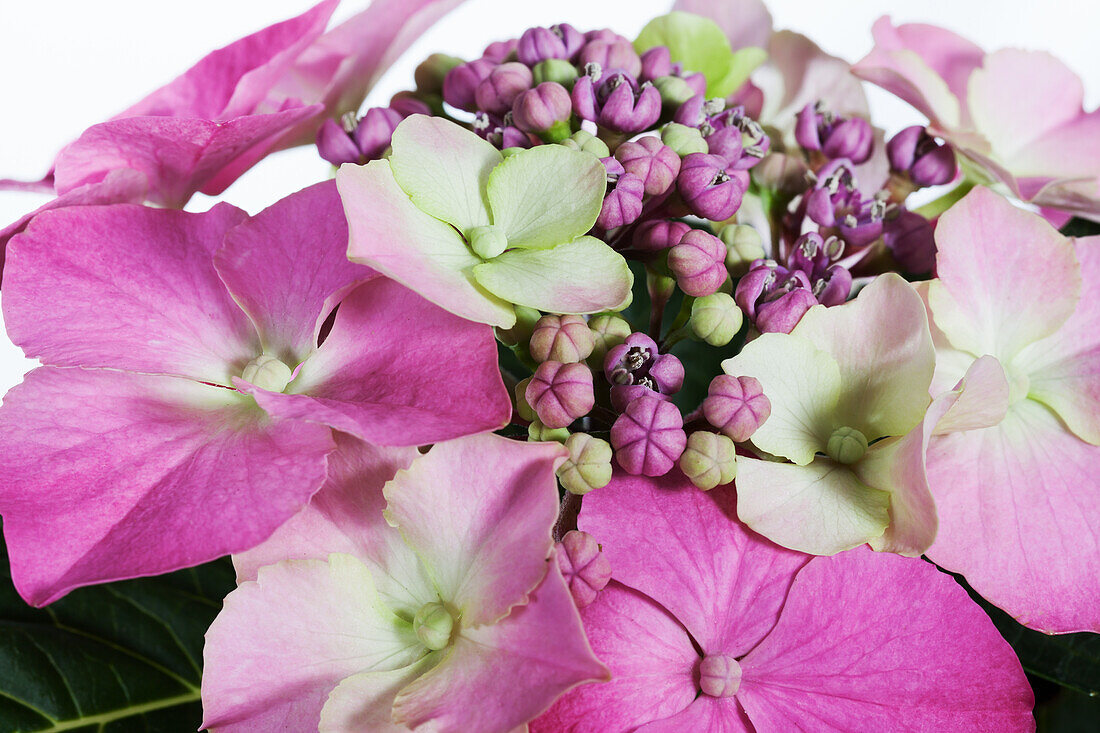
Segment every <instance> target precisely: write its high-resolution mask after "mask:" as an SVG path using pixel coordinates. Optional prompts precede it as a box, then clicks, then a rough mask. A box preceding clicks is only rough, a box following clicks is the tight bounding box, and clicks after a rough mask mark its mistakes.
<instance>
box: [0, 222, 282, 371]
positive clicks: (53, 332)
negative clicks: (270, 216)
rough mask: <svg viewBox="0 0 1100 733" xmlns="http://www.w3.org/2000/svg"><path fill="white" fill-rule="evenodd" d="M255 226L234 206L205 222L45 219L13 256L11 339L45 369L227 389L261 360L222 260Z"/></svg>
mask: <svg viewBox="0 0 1100 733" xmlns="http://www.w3.org/2000/svg"><path fill="white" fill-rule="evenodd" d="M245 218H246V214H245V213H244V212H243V211H241V210H239V209H236V208H234V207H232V206H230V205H229V204H218V205H217V206H215V207H214V208H213V209H211V210H210V211H208V212H205V213H202V214H190V213H184V212H179V211H166V210H163V209H151V208H145V207H141V206H130V205H123V204H119V205H115V206H96V207H90V206H82V207H73V208H69V209H63V210H57V211H51V212H47V213H45V214H42V215H40V216H38V217H36V218H35V220H34V221H33V222H32V223H31V225H30V226H29V227H28V228H27V230H26V231H25V232H23V233H22V234H20V235H19V236H18V237H16V238H15V239H13V240H12V242H11V243H10V245H9V247H8V267H7V271H6V272H5V276H4V300H3V308H4V322H5V324H6V325H7V328H8V334H9V336H10V337H11V339H12V341H14V342H15V343H16V344H18V345H19V346H21V347H22V348H23V350H24V351H26V352H27V355H28V356H31V357H36V358H39V359H41V360H42V361H43V362H45V363H46V364H55V365H58V366H86V367H107V368H111V369H125V370H129V371H137V372H149V373H154V374H174V375H178V376H185V377H191V378H194V379H198V380H201V381H205V382H215V383H218V384H222V385H229V384H230V379H231V378H232V375H234V374H240V372H241V370H242V369H243V368H244V366H245V365H246V364H247V363H248V361H249V360H251V359H252V358H254V357H256V356H259V354H260V348H259V342H258V339H257V337H256V330H255V329H254V328H253V326H252V324H251V323H250V322H249V320H248V317H247V316H245V314H244V313H243V312H241V309H240V308H239V307H238V306H237V304H236V303H234V302H233V299H232V297H230V295H229V293H228V292H227V291H226V289H225V286H224V285H223V284H222V281H221V280H220V279H219V278H218V274H217V273H216V272H215V271H214V264H213V253H214V251H215V250H216V249H217V247H218V246H219V245H220V244H221V241H222V238H223V237H224V236H225V232H226V231H227V230H228V229H229V228H230V227H232V226H234V225H236V224H238V223H240V222H241V221H243V220H244V219H245Z"/></svg>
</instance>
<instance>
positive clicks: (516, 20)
mask: <svg viewBox="0 0 1100 733" xmlns="http://www.w3.org/2000/svg"><path fill="white" fill-rule="evenodd" d="M671 2H672V0H541V1H538V2H532V1H530V0H468V2H467V3H466V4H465V5H464V6H462V7H460V8H458V9H457V10H455V11H454V12H453V13H451V14H450V15H449V16H447V17H446V18H444V19H443V21H442V22H440V23H439V24H438V25H437V26H436V27H434V28H433V29H431V30H430V31H429V32H428V33H427V34H425V35H424V36H423V37H422V38H421V40H420V41H419V42H418V43H417V44H416V45H414V46H413V47H412V49H411V50H410V51H409V52H408V53H407V54H406V55H405V56H404V57H403V58H402V59H401V60H400V61H399V62H398V63H397V64H396V65H395V66H394V67H393V69H392V70H391V71H390V72H389V73H388V74H387V75H386V76H385V77H384V78H383V80H382V82H381V83H380V84H379V85H378V86H377V87H376V88H375V90H374V91H373V92H372V93H371V95H370V97H368V102H367V103H368V105H370V104H379V105H384V104H385V103H386V102H387V101H388V99H389V97H390V95H391V94H393V93H394V92H396V91H399V90H401V89H405V88H410V87H411V86H412V71H413V69H414V68H415V66H416V64H417V63H419V61H420V60H421V59H423V58H424V57H425V56H426V55H428V54H430V53H432V52H435V51H441V52H445V53H450V54H454V55H456V56H461V57H464V58H472V57H475V56H477V55H480V51H481V49H482V48H483V47H484V46H485V45H486V44H487V43H488V42H490V41H493V40H499V39H503V38H508V37H514V36H518V35H519V34H520V33H521V32H522V31H523V30H524V29H525V28H526V27H528V26H531V25H549V24H552V23H556V22H561V21H566V22H570V23H572V24H574V25H575V26H577V27H578V28H580V29H582V30H587V29H590V28H602V27H610V28H612V29H614V30H616V31H618V32H620V33H622V34H623V35H626V36H628V37H633V36H634V35H635V34H636V33H637V32H638V31H639V30H640V29H641V27H642V25H644V24H645V22H646V21H647V20H648V19H649V18H651V17H652V16H655V15H659V14H661V13H663V12H665V11H666V10H667V9H668V7H669V5H670V4H671ZM310 4H311V2H310V0H187V1H186V2H181V3H171V2H157V1H152V2H151V1H150V0H94V1H92V2H86V1H84V0H35V2H17V1H16V0H0V178H21V179H28V180H30V179H36V178H39V177H41V175H42V174H43V173H44V172H45V171H46V170H47V168H48V167H49V164H50V162H51V161H52V159H53V156H54V155H55V153H56V152H57V151H58V150H59V149H60V148H61V147H62V146H63V145H64V144H65V143H67V142H69V141H71V140H73V139H75V138H76V137H78V136H79V135H80V133H81V132H82V131H83V130H84V129H85V128H87V127H88V126H90V125H92V124H95V123H96V122H100V121H102V120H104V119H107V118H108V117H111V116H112V115H113V114H115V113H117V112H118V111H120V110H122V109H125V108H126V107H128V106H129V105H130V104H132V103H133V102H135V101H137V100H138V99H140V98H141V97H142V96H144V94H146V93H147V92H149V91H151V90H153V89H155V88H156V87H158V86H160V85H162V84H164V83H166V82H168V81H169V80H171V79H172V78H174V77H175V76H176V75H177V74H179V73H180V72H182V71H183V70H185V69H186V68H187V67H188V66H190V65H191V64H192V63H194V62H195V61H197V60H198V59H199V58H200V57H202V56H203V55H204V54H205V53H207V52H208V51H210V50H213V49H214V48H217V47H220V46H223V45H225V44H227V43H230V42H232V41H233V40H235V39H237V38H239V37H241V36H243V35H246V34H248V33H250V32H252V31H255V30H258V29H260V28H262V27H263V26H265V25H268V24H270V23H272V22H275V21H278V20H281V19H283V18H286V17H290V16H293V15H296V14H298V13H301V12H302V11H304V10H305V9H307V8H308V7H309V6H310ZM365 5H366V0H344V3H343V5H342V7H341V8H340V9H339V10H338V11H337V19H338V20H339V19H343V18H346V17H348V16H349V15H351V14H353V13H354V12H356V11H358V10H359V9H360V8H362V7H364V6H365ZM769 7H770V9H771V12H772V15H773V17H774V19H775V26H776V28H790V29H792V30H796V31H799V32H801V33H804V34H806V35H808V36H809V37H810V38H812V39H813V40H814V41H816V42H817V43H818V44H819V45H820V46H822V47H823V48H824V49H825V50H826V51H828V52H830V53H832V54H835V55H837V56H841V57H843V58H845V59H847V60H849V61H856V60H858V59H859V58H861V57H862V56H863V55H864V54H865V53H866V52H867V51H868V50H870V48H871V45H872V44H871V33H870V29H871V24H872V23H873V22H874V20H875V19H876V18H878V17H879V16H881V15H883V14H889V15H891V16H892V17H893V19H894V20H895V21H896V22H912V21H920V22H929V23H934V24H936V25H941V26H944V27H947V28H950V29H952V30H954V31H956V32H958V33H960V34H962V35H964V36H966V37H968V38H970V39H971V40H973V41H975V42H976V43H978V44H979V45H981V46H983V47H984V48H986V49H987V50H993V49H997V48H1001V47H1005V46H1015V47H1020V48H1028V49H1044V50H1048V51H1051V52H1052V53H1054V54H1055V55H1057V56H1058V57H1060V58H1061V59H1062V60H1063V61H1065V62H1066V63H1067V64H1069V66H1070V67H1071V68H1073V69H1074V70H1075V71H1076V72H1077V73H1078V74H1080V75H1081V77H1082V78H1083V79H1084V82H1085V89H1086V108H1087V109H1092V108H1094V107H1096V106H1097V104H1098V102H1100V42H1098V38H1097V35H1098V33H1100V4H1097V3H1093V2H1087V1H1086V0H1048V1H1047V2H1034V0H919V1H914V0H908V1H907V2H899V1H898V0H833V1H832V2H828V1H826V0H773V2H771V3H769ZM868 94H869V97H870V99H871V105H872V118H873V119H874V121H875V122H876V124H878V125H879V126H882V127H885V128H886V129H887V131H888V132H893V131H896V130H897V129H900V128H901V127H903V126H905V125H908V124H913V123H917V122H921V121H922V120H921V118H920V117H919V116H918V115H917V114H916V113H915V112H914V111H913V110H911V109H909V108H908V107H907V106H906V105H904V104H903V103H901V102H898V101H897V100H894V99H892V98H891V97H889V95H886V94H885V93H883V92H880V91H879V90H877V89H869V91H868ZM327 173H328V166H327V164H326V163H324V162H323V161H321V160H320V159H319V158H317V156H316V154H315V151H314V150H313V149H312V148H308V147H307V148H299V149H297V150H292V151H286V152H284V153H280V154H277V155H275V156H273V157H271V158H269V159H268V160H266V161H264V162H263V163H261V164H260V165H259V166H257V167H256V168H254V169H253V170H252V171H251V172H249V173H248V174H247V175H246V176H245V177H244V178H242V179H241V180H240V181H238V182H237V183H236V184H234V185H233V186H232V187H231V188H230V189H229V190H228V191H227V192H226V193H225V194H224V195H223V197H224V198H225V199H227V200H229V201H231V202H233V203H234V204H236V205H238V206H241V207H242V208H244V209H247V210H248V211H250V212H256V211H259V210H260V209H262V208H264V207H265V206H266V205H268V204H269V203H271V202H273V201H275V200H277V199H278V198H280V197H282V196H284V195H286V194H288V193H291V192H292V191H295V190H297V189H299V188H301V187H303V186H305V185H308V184H309V183H312V182H314V181H317V180H320V179H321V178H323V177H324V176H326V175H327ZM47 198H48V197H45V196H41V195H36V194H27V193H11V192H0V227H2V226H5V225H7V224H8V223H9V222H11V221H14V220H15V219H16V218H18V217H19V216H20V215H21V214H22V213H24V212H26V211H30V210H32V209H34V208H36V207H37V206H39V205H41V203H43V202H44V201H45V200H46V199H47ZM210 204H211V199H209V198H207V197H205V196H202V195H201V194H199V195H197V196H196V197H195V199H194V200H193V201H192V203H191V204H190V205H189V206H188V208H189V209H193V210H204V209H206V208H208V207H209V206H210ZM58 296H59V297H63V294H62V293H59V294H58ZM33 364H34V363H33V362H32V361H30V360H27V359H25V358H24V357H23V355H22V353H21V352H20V351H19V349H17V348H16V347H15V346H13V345H12V344H11V343H10V342H8V341H7V339H6V338H4V337H3V336H0V394H3V393H4V392H5V391H7V389H8V388H9V387H10V386H12V385H13V384H16V383H17V382H18V381H19V380H20V378H21V375H22V374H23V373H24V372H25V371H26V370H27V369H29V368H31V367H32V366H33Z"/></svg>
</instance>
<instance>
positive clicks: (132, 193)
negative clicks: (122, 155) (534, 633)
mask: <svg viewBox="0 0 1100 733" xmlns="http://www.w3.org/2000/svg"><path fill="white" fill-rule="evenodd" d="M148 189H149V181H148V179H147V178H146V177H145V174H143V173H139V172H138V171H134V170H130V169H128V168H124V169H122V170H117V171H110V172H109V173H108V174H107V175H106V176H104V177H103V180H102V181H98V182H96V183H88V184H86V185H83V186H78V187H77V188H74V189H73V190H71V191H69V192H68V193H66V194H63V195H61V196H57V197H55V198H54V199H53V200H52V201H48V202H46V203H45V204H43V205H42V206H39V207H38V208H37V209H35V210H34V211H32V212H30V213H29V214H26V215H24V216H21V217H20V218H18V219H16V220H15V221H14V222H12V223H11V224H9V225H8V226H6V227H4V228H3V229H0V274H2V273H3V270H4V260H5V252H6V251H7V248H8V241H9V240H11V238H12V237H14V236H15V235H16V234H19V233H20V232H22V231H23V230H24V229H26V228H27V225H28V224H29V223H30V221H31V220H32V219H34V217H36V216H38V215H39V214H41V213H43V212H45V211H50V210H51V209H61V208H65V207H67V206H90V205H95V204H140V203H141V202H142V201H144V200H145V195H146V193H147V192H148ZM50 190H51V192H52V190H53V188H52V186H51V189H50Z"/></svg>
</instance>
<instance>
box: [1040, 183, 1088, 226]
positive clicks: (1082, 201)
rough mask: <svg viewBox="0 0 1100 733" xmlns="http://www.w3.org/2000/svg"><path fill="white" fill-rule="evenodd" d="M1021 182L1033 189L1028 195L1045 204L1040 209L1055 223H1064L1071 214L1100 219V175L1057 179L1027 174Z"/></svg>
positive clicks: (1056, 224)
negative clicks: (1034, 176)
mask: <svg viewBox="0 0 1100 733" xmlns="http://www.w3.org/2000/svg"><path fill="white" fill-rule="evenodd" d="M1020 185H1021V187H1027V188H1028V190H1029V191H1030V192H1032V193H1030V195H1028V196H1027V199H1028V200H1029V201H1031V202H1032V203H1033V204H1035V205H1037V206H1040V207H1044V208H1041V209H1040V212H1041V213H1042V214H1043V216H1044V217H1045V218H1046V219H1047V221H1049V222H1050V223H1051V224H1053V225H1054V226H1064V224H1065V222H1066V221H1068V220H1069V218H1070V217H1071V216H1081V217H1084V218H1086V219H1091V220H1092V221H1100V177H1098V178H1086V179H1081V178H1076V179H1068V180H1067V179H1055V180H1053V181H1051V180H1048V179H1034V178H1032V179H1027V178H1025V179H1023V180H1021V182H1020ZM1052 209H1056V211H1052ZM1052 214H1053V215H1054V216H1053V217H1052Z"/></svg>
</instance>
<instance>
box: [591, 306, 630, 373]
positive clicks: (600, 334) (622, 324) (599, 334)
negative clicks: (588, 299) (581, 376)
mask: <svg viewBox="0 0 1100 733" xmlns="http://www.w3.org/2000/svg"><path fill="white" fill-rule="evenodd" d="M588 328H589V329H591V330H592V336H593V338H594V340H595V345H594V346H593V347H592V354H591V355H590V356H589V357H588V366H590V367H592V368H593V369H597V370H599V369H603V359H604V357H605V356H607V352H609V351H611V350H612V349H613V348H615V347H616V346H618V345H619V344H621V343H623V342H624V341H626V337H627V336H629V335H630V333H631V331H632V329H631V328H630V324H629V323H627V322H626V321H625V320H624V319H622V318H620V317H619V316H615V315H611V314H610V313H604V314H603V315H599V316H594V317H593V318H591V319H590V320H589V321H588Z"/></svg>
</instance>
